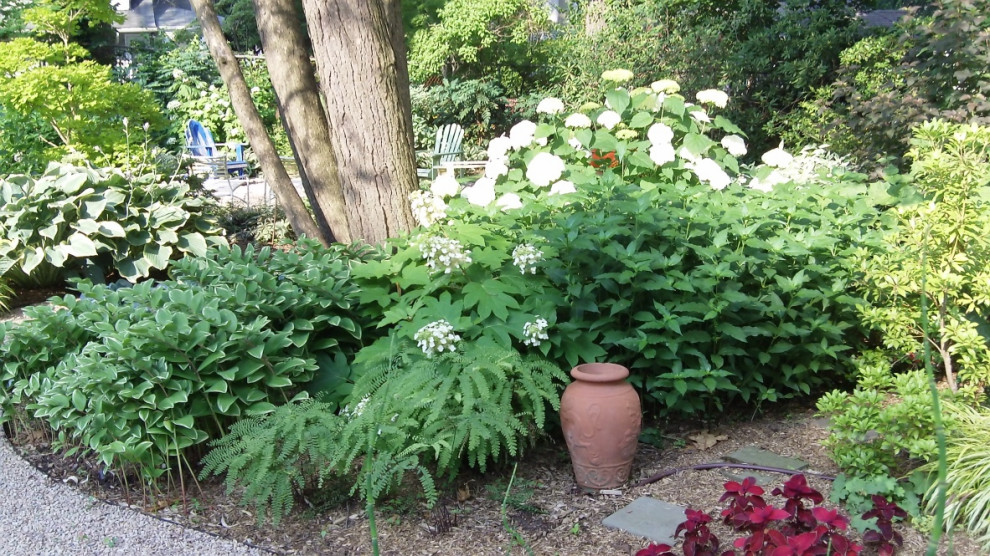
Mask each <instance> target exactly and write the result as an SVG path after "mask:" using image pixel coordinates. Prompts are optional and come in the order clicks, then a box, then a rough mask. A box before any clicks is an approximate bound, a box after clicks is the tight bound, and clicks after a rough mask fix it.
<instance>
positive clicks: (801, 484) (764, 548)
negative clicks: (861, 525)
mask: <svg viewBox="0 0 990 556" xmlns="http://www.w3.org/2000/svg"><path fill="white" fill-rule="evenodd" d="M763 493H764V490H763V489H762V488H761V487H759V486H758V485H757V484H756V480H755V479H753V478H752V477H747V478H746V479H745V480H743V481H742V482H741V483H739V482H736V481H730V482H727V483H725V494H724V495H722V498H721V500H720V501H722V502H725V501H728V505H727V507H726V509H725V510H723V511H722V514H721V515H722V518H723V520H724V521H725V523H726V524H728V525H730V526H731V527H732V528H733V529H735V530H736V531H741V532H747V533H748V536H745V537H741V538H739V539H736V540H735V542H733V546H734V547H735V548H736V550H738V552H737V551H734V550H727V551H725V552H722V553H721V554H720V553H719V552H718V551H719V541H718V539H717V538H716V537H715V535H714V534H712V532H711V530H710V529H709V528H708V523H710V522H711V519H712V518H711V516H709V515H708V514H706V513H704V512H701V511H697V510H692V509H688V510H686V511H685V512H684V513H685V515H686V516H687V519H686V520H685V521H684V522H683V523H681V524H680V525H678V526H677V529H676V531H675V533H674V534H675V536H677V537H680V536H681V535H683V536H684V546H683V551H684V555H685V556H857V555H858V554H859V553H860V552H861V551H862V550H863V547H862V546H860V545H858V544H856V543H854V542H852V541H850V540H849V539H848V538H847V537H846V536H845V531H846V529H847V528H848V527H849V520H848V519H846V518H845V517H844V516H842V515H840V514H839V512H838V510H830V509H828V508H823V507H821V506H818V504H821V503H822V502H823V501H824V499H825V497H824V496H822V494H821V493H820V492H818V491H817V490H815V489H814V488H812V487H810V486H809V485H808V481H807V480H806V479H805V477H804V476H803V475H794V476H793V477H791V478H790V479H789V480H788V481H787V482H786V483H784V485H783V488H776V489H774V490H773V491H772V492H771V494H773V495H775V496H782V497H783V498H784V499H785V501H784V507H783V508H776V507H774V506H773V505H770V504H767V503H766V501H765V500H764V499H763ZM806 502H808V503H809V505H808V506H806V505H805V503H806ZM873 505H874V507H873V509H872V510H870V511H869V512H867V513H865V514H863V518H864V519H869V518H872V517H875V518H877V529H878V530H877V531H869V532H868V533H867V534H866V535H864V540H866V542H867V544H871V545H875V546H877V548H878V550H879V551H880V554H881V555H882V556H892V555H893V554H894V551H895V550H896V546H900V544H901V542H902V539H901V535H900V534H898V533H896V532H895V531H894V530H893V525H892V523H893V520H894V518H903V517H904V516H905V515H906V514H905V512H904V510H902V509H901V508H899V507H898V506H897V505H896V504H892V503H889V502H887V500H886V499H884V498H883V497H880V496H874V497H873ZM673 555H674V553H673V552H672V548H671V547H670V546H669V545H666V544H651V545H650V546H648V547H647V548H644V549H643V550H640V551H639V552H637V553H636V556H673Z"/></svg>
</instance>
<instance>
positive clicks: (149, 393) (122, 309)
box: [0, 242, 363, 483]
mask: <svg viewBox="0 0 990 556" xmlns="http://www.w3.org/2000/svg"><path fill="white" fill-rule="evenodd" d="M342 252H343V249H336V250H327V249H323V248H321V247H319V246H318V245H316V244H314V243H312V242H302V243H301V244H300V245H299V246H297V247H296V248H295V249H293V250H291V251H289V252H272V251H270V250H268V249H264V250H261V251H258V252H255V251H253V250H250V249H249V250H248V251H247V252H242V251H241V250H239V249H238V248H232V249H228V248H220V249H216V250H213V251H211V252H210V253H209V255H208V256H207V257H204V258H199V259H185V260H183V261H179V262H178V263H177V266H176V270H175V274H176V279H174V280H169V281H164V282H159V283H155V282H151V281H147V282H143V283H140V284H137V285H135V286H133V287H125V288H119V289H114V288H112V287H108V286H102V285H92V284H90V283H88V282H85V281H83V282H79V283H77V284H76V287H77V288H78V290H79V292H80V293H81V296H80V297H79V298H76V297H74V296H71V295H67V296H65V297H64V298H62V299H58V298H53V299H52V300H51V306H39V307H33V308H29V309H27V310H26V313H27V315H28V316H29V317H30V320H28V321H26V322H24V323H22V324H19V325H18V326H16V327H11V326H10V325H5V326H4V327H2V328H0V343H2V346H3V354H2V359H3V367H2V371H0V385H2V390H0V407H2V409H3V415H2V420H4V421H7V420H11V419H16V418H18V416H19V415H23V413H22V412H23V411H26V412H28V413H29V414H30V415H32V416H33V417H36V418H39V419H43V420H44V421H45V422H46V423H47V424H48V425H49V426H50V427H51V428H52V429H53V430H54V431H56V432H57V435H58V443H57V444H58V445H59V446H61V447H64V448H67V449H69V450H70V452H74V451H76V450H92V451H93V452H95V453H96V454H97V455H98V456H99V458H100V460H101V461H103V462H104V463H105V464H106V465H108V466H115V467H128V466H133V467H135V468H136V469H137V470H138V471H139V472H140V473H141V476H142V478H143V479H144V480H146V481H147V482H148V483H154V482H155V481H156V480H157V479H158V478H159V477H160V476H161V475H162V473H164V472H165V470H166V469H167V470H168V471H169V472H172V471H174V470H175V468H174V466H173V465H172V464H173V463H174V462H176V461H178V462H180V464H181V462H182V461H184V460H185V457H186V455H187V454H188V451H189V450H190V449H192V448H193V447H195V446H197V445H199V444H201V443H203V442H204V441H206V440H207V439H209V438H211V437H216V436H218V435H220V434H223V433H224V432H225V431H226V429H227V427H229V426H230V424H232V423H233V422H234V420H236V419H237V418H239V417H242V416H251V415H260V414H265V413H267V412H270V411H272V410H273V409H274V408H275V404H276V403H277V404H282V403H287V402H289V401H290V400H294V399H301V398H305V397H307V395H308V394H307V393H306V392H305V391H303V390H302V387H303V386H305V385H306V384H308V383H309V382H311V381H312V380H313V379H314V377H317V376H318V375H324V374H326V375H330V377H331V378H332V377H335V376H346V363H345V364H343V365H341V361H345V362H346V361H347V360H349V359H350V355H351V354H352V353H353V351H354V350H355V349H356V346H357V345H358V344H359V340H360V338H361V331H362V328H363V327H362V325H361V324H360V322H359V321H358V320H356V316H355V314H354V311H353V299H354V291H355V290H354V289H353V287H352V286H350V285H349V283H348V276H349V271H348V267H347V263H346V262H345V261H344V260H342V259H343V256H342ZM4 336H6V338H4ZM342 366H343V369H341V367H342ZM331 382H334V381H333V380H331ZM339 382H340V380H337V381H336V383H339Z"/></svg>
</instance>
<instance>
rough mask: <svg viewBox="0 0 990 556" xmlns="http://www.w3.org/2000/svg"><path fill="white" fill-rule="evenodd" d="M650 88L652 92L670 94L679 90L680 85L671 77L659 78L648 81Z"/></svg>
mask: <svg viewBox="0 0 990 556" xmlns="http://www.w3.org/2000/svg"><path fill="white" fill-rule="evenodd" d="M650 88H651V89H653V92H654V93H666V94H669V95H672V94H674V93H676V92H677V91H680V90H681V86H680V85H678V84H677V82H676V81H674V80H673V79H661V80H659V81H654V82H653V83H650Z"/></svg>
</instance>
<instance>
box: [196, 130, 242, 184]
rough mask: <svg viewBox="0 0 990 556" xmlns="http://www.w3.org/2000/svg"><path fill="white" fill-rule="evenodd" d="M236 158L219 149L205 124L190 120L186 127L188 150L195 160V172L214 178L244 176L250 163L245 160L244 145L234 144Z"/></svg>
mask: <svg viewBox="0 0 990 556" xmlns="http://www.w3.org/2000/svg"><path fill="white" fill-rule="evenodd" d="M232 146H233V147H234V152H235V158H234V160H229V159H228V157H227V155H226V154H224V153H223V152H222V151H220V149H218V148H217V144H216V143H215V142H214V141H213V134H212V133H210V130H208V129H206V127H205V126H203V124H201V123H199V122H198V121H196V120H189V123H188V124H187V125H186V149H187V150H188V151H189V157H190V158H192V160H193V171H199V172H204V173H207V174H209V175H210V176H212V177H225V178H226V177H230V176H231V175H238V176H242V175H245V174H247V173H248V163H247V161H246V160H244V145H242V144H240V143H233V144H232Z"/></svg>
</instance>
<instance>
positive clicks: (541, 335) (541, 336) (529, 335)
mask: <svg viewBox="0 0 990 556" xmlns="http://www.w3.org/2000/svg"><path fill="white" fill-rule="evenodd" d="M547 327H549V324H548V323H547V319H544V318H538V319H536V320H535V321H533V322H528V321H527V322H526V324H524V325H523V336H525V337H526V339H525V340H523V343H524V344H526V345H527V346H538V345H540V343H542V342H543V340H549V339H550V336H548V335H547Z"/></svg>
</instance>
